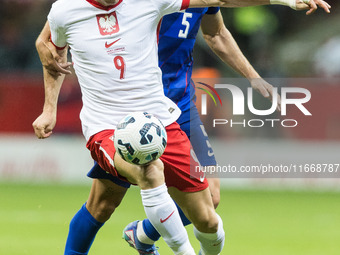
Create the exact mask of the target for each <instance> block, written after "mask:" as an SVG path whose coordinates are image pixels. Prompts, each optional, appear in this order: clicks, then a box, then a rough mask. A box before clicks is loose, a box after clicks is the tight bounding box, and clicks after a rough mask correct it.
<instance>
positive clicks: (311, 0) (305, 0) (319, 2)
mask: <svg viewBox="0 0 340 255" xmlns="http://www.w3.org/2000/svg"><path fill="white" fill-rule="evenodd" d="M318 7H320V8H322V9H324V11H325V12H327V13H330V12H331V11H330V10H329V9H330V8H331V6H330V5H329V4H328V3H327V2H325V1H323V0H296V10H297V11H300V10H308V11H307V12H306V14H307V15H310V14H312V13H314V12H315V11H316V10H317V9H318Z"/></svg>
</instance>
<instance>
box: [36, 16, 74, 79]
mask: <svg viewBox="0 0 340 255" xmlns="http://www.w3.org/2000/svg"><path fill="white" fill-rule="evenodd" d="M50 35H51V31H50V25H49V22H48V21H47V22H46V24H45V26H44V28H43V30H42V31H41V33H40V35H39V37H38V38H37V40H36V42H35V46H36V48H37V51H38V54H39V58H40V61H41V63H42V65H43V67H44V68H45V69H46V71H47V72H49V73H50V74H51V75H52V76H60V75H62V74H71V71H70V70H69V68H70V67H71V65H72V63H70V62H66V60H64V61H63V58H62V56H60V55H59V54H58V52H57V49H56V48H55V47H54V45H53V44H52V43H51V41H50Z"/></svg>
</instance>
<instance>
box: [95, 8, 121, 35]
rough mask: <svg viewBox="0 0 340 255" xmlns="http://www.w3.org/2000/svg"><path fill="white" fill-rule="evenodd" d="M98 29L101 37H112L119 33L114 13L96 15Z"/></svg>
mask: <svg viewBox="0 0 340 255" xmlns="http://www.w3.org/2000/svg"><path fill="white" fill-rule="evenodd" d="M97 22H98V27H99V31H100V34H101V35H112V34H114V33H117V32H118V31H119V25H118V20H117V15H116V12H115V11H114V12H112V13H110V14H100V15H97Z"/></svg>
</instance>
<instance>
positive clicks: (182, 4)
mask: <svg viewBox="0 0 340 255" xmlns="http://www.w3.org/2000/svg"><path fill="white" fill-rule="evenodd" d="M152 2H153V3H154V5H155V6H156V8H157V9H158V11H159V13H160V14H161V16H164V15H166V14H170V13H174V12H179V11H181V10H184V9H187V8H188V7H189V3H190V0H162V1H160V0H152Z"/></svg>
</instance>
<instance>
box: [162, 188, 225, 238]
mask: <svg viewBox="0 0 340 255" xmlns="http://www.w3.org/2000/svg"><path fill="white" fill-rule="evenodd" d="M169 194H170V195H171V197H172V198H173V199H174V200H175V202H176V203H177V204H178V205H179V206H180V207H181V209H182V210H183V212H184V214H185V215H186V216H187V217H188V218H189V220H190V221H191V222H192V223H193V224H194V226H195V227H196V228H197V229H198V230H199V231H202V232H205V233H215V232H216V231H217V227H218V219H217V217H216V213H215V209H214V206H213V203H212V200H211V194H210V190H209V189H208V188H207V189H204V190H201V191H197V192H183V191H180V190H178V189H176V188H174V187H169Z"/></svg>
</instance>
